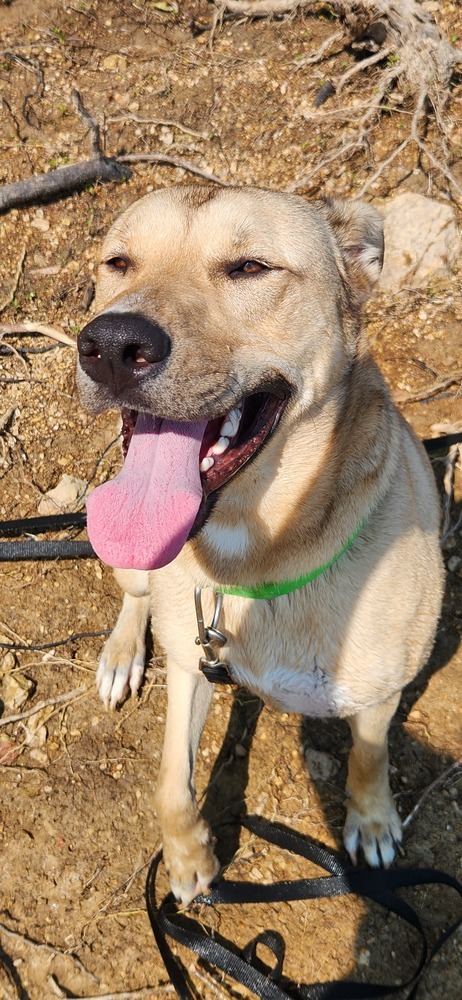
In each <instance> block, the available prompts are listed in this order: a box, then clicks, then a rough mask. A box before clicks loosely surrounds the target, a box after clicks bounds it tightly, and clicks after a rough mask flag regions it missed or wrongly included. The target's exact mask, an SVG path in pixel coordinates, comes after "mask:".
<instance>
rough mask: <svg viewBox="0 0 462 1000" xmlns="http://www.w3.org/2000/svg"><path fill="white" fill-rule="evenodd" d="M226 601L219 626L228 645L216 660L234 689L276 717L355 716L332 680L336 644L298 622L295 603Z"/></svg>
mask: <svg viewBox="0 0 462 1000" xmlns="http://www.w3.org/2000/svg"><path fill="white" fill-rule="evenodd" d="M232 601H233V604H232V606H231V608H230V605H229V603H227V605H226V610H225V622H224V632H225V634H227V635H229V643H228V644H227V646H226V647H225V648H224V649H223V650H222V651H221V655H222V656H223V658H224V659H225V660H226V661H227V662H228V663H229V665H230V669H231V673H232V676H233V679H234V680H235V681H236V682H237V683H238V684H240V685H242V686H243V687H246V688H248V689H249V690H251V691H253V692H255V693H256V694H258V695H259V696H260V697H261V698H262V699H263V700H264V701H265V702H267V703H268V704H271V705H273V706H274V707H275V708H277V709H279V710H280V711H281V712H297V713H300V714H301V715H307V716H319V717H328V716H339V715H340V716H345V715H349V714H350V713H353V712H354V711H356V710H357V705H356V704H355V698H354V696H353V694H352V693H350V692H349V691H348V689H347V687H346V686H345V683H344V682H343V683H342V681H341V680H340V679H338V678H337V677H336V665H337V662H338V655H339V650H338V645H337V643H336V642H335V641H334V642H330V641H329V639H328V637H326V636H325V635H319V634H317V632H316V630H315V629H314V628H313V629H310V625H309V621H307V620H306V618H305V620H304V621H302V620H300V618H301V616H299V614H297V611H296V601H294V600H293V599H292V600H291V601H288V600H287V599H286V598H278V599H277V603H276V602H267V601H250V600H245V599H239V598H238V599H237V601H236V598H232ZM234 602H236V603H234ZM283 602H284V603H285V607H283ZM233 611H234V613H235V617H234V615H233ZM230 612H231V614H230Z"/></svg>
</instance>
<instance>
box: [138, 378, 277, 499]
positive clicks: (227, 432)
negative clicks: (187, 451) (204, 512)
mask: <svg viewBox="0 0 462 1000" xmlns="http://www.w3.org/2000/svg"><path fill="white" fill-rule="evenodd" d="M288 399H289V393H288V390H287V389H282V388H280V387H279V386H278V389H277V393H276V392H258V393H254V394H252V395H250V396H247V397H246V398H245V399H244V400H243V401H242V403H240V404H239V405H237V406H235V407H233V409H232V410H230V411H229V412H228V413H227V414H226V415H225V416H223V417H217V418H216V419H215V420H209V422H208V423H207V426H206V428H205V431H204V436H203V439H202V445H201V448H200V453H199V472H200V476H201V482H202V488H203V493H204V497H207V496H209V494H210V493H214V492H215V491H216V490H218V489H220V487H221V486H224V485H225V483H227V482H228V480H229V479H231V478H232V477H233V476H234V475H235V474H236V472H238V471H239V469H241V468H242V466H243V465H246V463H247V462H248V461H249V460H250V459H251V458H253V457H254V456H255V455H256V454H257V453H258V452H259V451H260V448H261V447H262V445H263V444H264V443H265V441H266V440H267V439H268V438H269V437H270V436H271V434H272V433H273V431H274V430H275V428H276V426H277V424H278V423H279V420H280V418H281V416H282V414H283V412H284V409H285V407H286V405H287V402H288ZM137 418H138V411H137V410H129V409H123V410H122V450H123V455H124V458H125V457H126V455H127V452H128V448H129V445H130V441H131V439H132V435H133V431H134V429H135V426H136V421H137Z"/></svg>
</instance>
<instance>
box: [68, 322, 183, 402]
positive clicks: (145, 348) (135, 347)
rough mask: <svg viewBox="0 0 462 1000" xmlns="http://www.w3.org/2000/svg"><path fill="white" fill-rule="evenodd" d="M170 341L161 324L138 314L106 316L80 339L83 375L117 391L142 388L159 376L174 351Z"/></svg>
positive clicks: (82, 331)
mask: <svg viewBox="0 0 462 1000" xmlns="http://www.w3.org/2000/svg"><path fill="white" fill-rule="evenodd" d="M171 346H172V345H171V341H170V337H169V336H168V335H167V334H166V333H165V330H163V329H162V327H160V326H158V325H157V323H152V322H151V320H149V319H146V317H145V316H140V315H138V314H137V313H129V312H126V313H123V312H121V313H116V312H114V313H111V312H107V313H102V314H101V316H97V317H96V319H92V320H91V322H90V323H87V325H86V326H84V328H83V330H81V331H80V333H79V336H78V348H79V360H80V366H81V368H82V369H83V371H84V372H85V373H86V374H87V375H89V376H90V378H92V379H93V381H94V382H101V383H102V384H103V385H107V386H109V387H110V388H111V387H114V388H115V390H116V391H120V390H121V389H127V388H130V387H131V386H134V385H139V383H140V381H141V380H142V379H144V378H145V377H146V376H148V375H151V376H152V375H153V374H156V372H157V371H158V367H159V364H160V362H161V361H164V360H165V358H167V357H168V355H169V354H170V350H171Z"/></svg>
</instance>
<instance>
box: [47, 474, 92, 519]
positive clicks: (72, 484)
mask: <svg viewBox="0 0 462 1000" xmlns="http://www.w3.org/2000/svg"><path fill="white" fill-rule="evenodd" d="M86 485H87V484H86V483H85V482H84V481H83V479H77V477H76V476H69V475H68V474H67V473H66V472H65V473H64V475H63V476H61V479H60V480H59V483H58V484H57V486H55V487H54V489H52V490H48V493H45V494H44V496H43V497H42V499H41V500H40V503H39V505H38V512H39V514H56V513H58V512H59V513H65V512H66V511H68V510H81V508H82V507H84V505H85V498H84V496H83V494H84V491H85V488H86Z"/></svg>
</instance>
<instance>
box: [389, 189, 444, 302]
mask: <svg viewBox="0 0 462 1000" xmlns="http://www.w3.org/2000/svg"><path fill="white" fill-rule="evenodd" d="M379 207H380V210H381V212H382V215H383V216H384V237H385V258H384V263H383V270H382V274H381V276H380V280H379V288H380V289H381V290H382V291H387V292H390V291H397V290H398V289H400V288H402V287H403V285H404V286H408V287H411V288H422V287H425V286H426V285H428V283H429V281H430V280H431V279H432V278H433V277H434V276H435V275H437V274H439V275H441V274H443V275H445V274H448V273H449V271H450V267H451V265H452V264H453V263H454V261H455V259H456V257H457V254H458V252H459V234H458V230H457V224H456V217H455V213H454V209H453V208H452V206H451V205H447V204H443V203H442V202H439V201H435V200H434V199H433V198H425V197H424V196H423V195H421V194H412V193H411V194H401V195H398V196H397V197H396V198H391V199H390V200H389V201H386V202H382V203H381V205H380V206H379Z"/></svg>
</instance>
